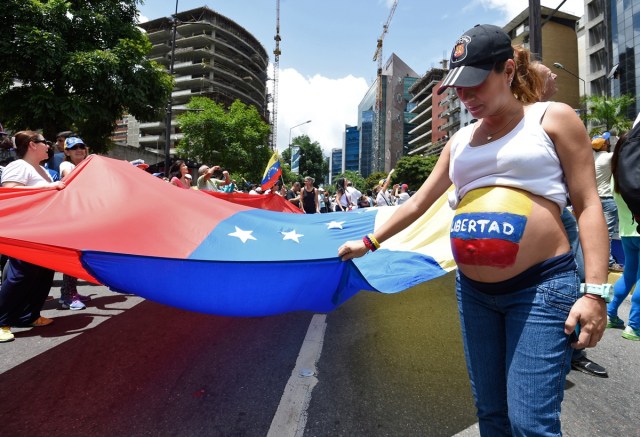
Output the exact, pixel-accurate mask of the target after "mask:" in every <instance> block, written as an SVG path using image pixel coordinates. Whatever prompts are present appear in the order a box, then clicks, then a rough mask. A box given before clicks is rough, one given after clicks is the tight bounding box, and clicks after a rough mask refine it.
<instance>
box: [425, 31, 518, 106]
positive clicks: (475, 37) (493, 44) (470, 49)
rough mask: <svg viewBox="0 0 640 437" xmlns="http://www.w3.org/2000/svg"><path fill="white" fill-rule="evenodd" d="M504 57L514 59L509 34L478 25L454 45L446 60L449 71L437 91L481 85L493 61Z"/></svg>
mask: <svg viewBox="0 0 640 437" xmlns="http://www.w3.org/2000/svg"><path fill="white" fill-rule="evenodd" d="M507 59H513V47H512V46H511V38H509V35H507V34H506V32H505V31H504V30H502V29H501V28H500V27H498V26H493V25H491V24H477V25H476V26H475V27H473V28H471V29H469V30H467V31H466V32H465V33H464V34H463V35H462V36H461V37H460V38H458V41H456V44H455V46H453V50H452V51H451V58H450V60H449V63H450V67H451V70H449V73H447V75H446V76H445V78H444V80H443V81H442V85H440V88H438V94H442V93H443V92H444V90H445V89H447V88H449V87H458V86H460V87H472V86H478V85H480V84H481V83H482V82H484V80H485V79H486V78H487V76H488V75H489V73H490V72H491V70H492V69H493V67H494V65H495V64H496V63H498V62H501V61H506V60H507Z"/></svg>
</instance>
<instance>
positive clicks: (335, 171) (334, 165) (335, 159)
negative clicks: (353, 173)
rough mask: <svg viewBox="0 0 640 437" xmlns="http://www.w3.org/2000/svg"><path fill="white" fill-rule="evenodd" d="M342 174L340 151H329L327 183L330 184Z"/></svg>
mask: <svg viewBox="0 0 640 437" xmlns="http://www.w3.org/2000/svg"><path fill="white" fill-rule="evenodd" d="M342 173H343V171H342V149H340V148H335V149H331V156H330V160H329V183H330V184H332V183H333V181H334V180H335V179H336V177H338V176H339V175H340V174H342Z"/></svg>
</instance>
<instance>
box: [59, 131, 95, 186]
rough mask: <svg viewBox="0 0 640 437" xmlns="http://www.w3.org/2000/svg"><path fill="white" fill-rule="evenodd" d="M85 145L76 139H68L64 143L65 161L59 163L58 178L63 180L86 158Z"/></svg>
mask: <svg viewBox="0 0 640 437" xmlns="http://www.w3.org/2000/svg"><path fill="white" fill-rule="evenodd" d="M88 154H89V153H88V151H87V145H86V144H85V143H84V141H82V139H81V138H78V137H69V138H67V139H66V140H65V143H64V155H65V160H64V161H63V162H62V163H60V177H61V178H64V177H65V176H67V175H68V174H69V173H71V171H72V170H73V169H74V168H76V165H78V164H80V163H81V162H82V161H83V160H84V159H85V158H86V157H87V156H88Z"/></svg>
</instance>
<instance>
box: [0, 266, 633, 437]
mask: <svg viewBox="0 0 640 437" xmlns="http://www.w3.org/2000/svg"><path fill="white" fill-rule="evenodd" d="M56 278H57V280H58V281H59V278H60V277H59V275H57V276H56ZM57 285H58V286H59V282H58V283H57ZM80 291H81V293H83V294H90V295H92V296H93V300H92V301H91V302H90V303H89V305H88V308H87V309H86V310H83V311H69V310H58V309H57V303H56V301H55V300H54V301H50V302H47V304H46V307H45V308H46V310H45V311H44V315H46V316H48V317H54V318H55V319H56V321H55V323H54V324H52V325H50V326H48V327H43V328H33V329H15V330H14V332H15V333H16V341H14V342H11V343H6V344H0V405H1V406H2V408H1V409H0V435H1V436H3V437H21V436H30V437H31V436H36V437H37V436H63V435H64V436H266V435H274V436H278V437H280V435H282V436H283V437H284V434H278V432H274V431H273V429H274V428H273V427H274V422H275V421H276V419H274V417H277V416H278V414H277V413H276V412H277V411H278V412H279V411H280V410H279V405H281V404H282V402H283V398H284V393H285V392H286V391H287V389H286V387H288V385H287V384H288V382H289V383H290V382H291V380H294V381H295V380H296V379H300V378H303V377H304V378H306V377H308V376H309V375H304V376H300V375H298V373H297V372H298V371H299V369H297V367H296V360H298V359H299V358H300V355H303V354H302V353H301V346H302V345H303V343H306V342H307V341H306V340H305V339H306V338H308V332H307V331H308V329H309V326H310V323H311V321H312V318H313V314H311V313H291V314H285V315H281V316H271V317H256V318H231V317H218V316H210V315H204V314H198V313H192V312H187V311H183V310H178V309H174V308H169V307H166V306H163V305H160V304H156V303H154V302H150V301H144V300H142V299H140V298H138V297H136V296H127V295H121V294H117V293H112V292H110V291H109V290H107V289H106V288H105V287H100V286H91V285H88V284H83V285H82V286H81V290H80ZM51 294H52V295H54V296H55V297H56V298H57V297H58V295H59V292H58V288H57V287H54V288H53V289H52V293H51ZM628 311H629V303H628V302H625V304H623V307H622V308H621V314H620V315H621V317H623V319H624V318H625V317H626V315H627V314H628ZM324 322H326V328H325V330H324V335H323V336H322V338H321V339H320V340H319V341H317V344H318V345H319V347H318V350H319V351H321V353H320V356H319V359H318V360H317V363H316V365H315V368H314V369H313V370H314V372H313V376H311V379H313V380H314V384H312V385H311V386H310V387H311V388H309V389H308V392H307V393H306V395H307V397H306V398H305V399H303V400H302V401H301V402H299V404H301V405H299V406H300V407H301V408H302V415H301V417H302V419H303V420H302V421H301V422H300V423H301V424H302V425H301V426H300V427H299V428H298V429H297V431H296V432H295V434H287V435H297V436H477V435H478V431H477V426H476V419H475V415H474V414H475V413H474V408H473V403H472V399H471V394H470V388H469V382H468V379H467V375H466V370H465V367H464V360H463V357H462V345H461V340H460V330H459V326H458V320H457V314H456V308H455V297H454V293H453V275H452V274H450V275H447V276H445V277H443V278H441V279H439V280H436V281H432V282H430V283H428V284H423V285H421V286H419V287H415V288H414V289H412V290H409V291H407V292H404V293H400V294H398V295H392V296H385V295H380V294H376V293H360V294H359V295H357V296H355V297H354V298H353V299H351V300H350V301H348V302H347V303H345V304H344V305H343V306H341V307H340V308H338V309H337V310H336V311H334V312H332V313H330V314H328V315H327V316H326V319H324ZM588 355H589V357H590V358H592V359H593V360H595V361H596V362H598V363H600V364H602V365H604V366H606V367H607V369H608V371H609V378H606V379H600V378H595V377H592V376H589V375H585V374H582V373H578V372H572V373H571V374H570V375H569V377H568V382H567V390H566V394H565V402H564V403H563V414H562V419H563V425H564V434H565V436H569V437H572V436H576V437H577V436H586V435H588V436H627V437H640V419H639V418H638V414H637V406H638V405H640V372H639V371H638V368H639V365H640V342H632V341H628V340H624V339H622V338H621V337H620V331H619V330H608V331H607V332H606V334H605V338H604V339H603V340H602V341H601V343H600V344H599V346H598V347H597V348H595V349H593V350H590V351H589V353H588ZM270 430H271V431H270Z"/></svg>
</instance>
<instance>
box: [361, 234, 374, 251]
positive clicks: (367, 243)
mask: <svg viewBox="0 0 640 437" xmlns="http://www.w3.org/2000/svg"><path fill="white" fill-rule="evenodd" d="M362 242H363V243H364V245H365V246H367V249H369V250H370V251H371V252H375V251H376V246H374V245H373V243H372V242H371V240H369V237H368V236H366V235H365V236H364V237H362Z"/></svg>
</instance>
